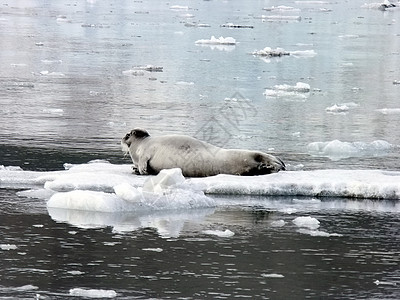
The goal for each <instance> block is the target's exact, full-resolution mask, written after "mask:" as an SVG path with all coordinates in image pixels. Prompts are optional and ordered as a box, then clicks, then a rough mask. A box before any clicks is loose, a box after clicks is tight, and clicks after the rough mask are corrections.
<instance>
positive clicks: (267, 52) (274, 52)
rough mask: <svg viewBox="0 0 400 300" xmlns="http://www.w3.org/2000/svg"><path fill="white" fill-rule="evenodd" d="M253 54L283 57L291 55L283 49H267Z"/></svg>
mask: <svg viewBox="0 0 400 300" xmlns="http://www.w3.org/2000/svg"><path fill="white" fill-rule="evenodd" d="M252 54H253V55H256V56H267V57H281V56H285V55H290V52H288V51H285V49H283V48H276V49H272V48H271V47H265V48H264V49H262V50H258V51H254V52H253V53H252Z"/></svg>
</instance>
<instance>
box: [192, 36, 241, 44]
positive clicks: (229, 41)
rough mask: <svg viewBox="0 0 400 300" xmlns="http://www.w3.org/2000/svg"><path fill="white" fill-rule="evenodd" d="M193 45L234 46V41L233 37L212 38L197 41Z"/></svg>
mask: <svg viewBox="0 0 400 300" xmlns="http://www.w3.org/2000/svg"><path fill="white" fill-rule="evenodd" d="M195 44H205V45H236V40H235V39H234V38H233V37H226V38H224V37H222V36H220V37H219V38H216V37H215V36H212V37H211V39H209V40H197V41H196V42H195Z"/></svg>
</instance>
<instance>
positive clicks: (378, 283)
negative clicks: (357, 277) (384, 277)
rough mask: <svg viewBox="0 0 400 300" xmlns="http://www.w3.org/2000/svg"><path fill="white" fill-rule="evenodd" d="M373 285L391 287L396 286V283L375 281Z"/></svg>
mask: <svg viewBox="0 0 400 300" xmlns="http://www.w3.org/2000/svg"><path fill="white" fill-rule="evenodd" d="M374 283H375V284H376V285H393V286H395V285H397V283H396V282H391V281H380V280H375V281H374Z"/></svg>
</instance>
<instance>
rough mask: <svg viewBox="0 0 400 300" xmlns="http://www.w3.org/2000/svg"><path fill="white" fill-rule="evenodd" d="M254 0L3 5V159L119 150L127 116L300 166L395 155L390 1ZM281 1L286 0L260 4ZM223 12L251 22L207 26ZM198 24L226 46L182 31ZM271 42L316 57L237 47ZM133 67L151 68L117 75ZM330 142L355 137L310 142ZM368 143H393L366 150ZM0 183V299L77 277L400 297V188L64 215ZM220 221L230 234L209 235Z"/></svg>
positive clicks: (83, 283)
mask: <svg viewBox="0 0 400 300" xmlns="http://www.w3.org/2000/svg"><path fill="white" fill-rule="evenodd" d="M250 2H251V3H250ZM250 2H249V1H246V2H243V1H238V0H232V1H217V0H213V1H185V2H184V3H183V4H182V3H178V2H176V3H175V2H168V1H144V0H143V1H95V0H92V1H78V2H68V1H5V2H3V3H2V4H1V5H2V6H1V10H0V40H1V47H0V62H1V68H0V115H1V117H0V165H3V166H19V167H21V168H22V169H24V170H35V171H44V172H46V171H50V170H60V169H62V168H63V164H64V163H75V164H80V163H86V162H88V161H90V160H93V159H107V160H108V161H110V162H113V163H128V159H126V158H124V157H123V155H122V153H121V150H120V146H119V140H120V138H121V137H122V136H123V135H124V134H125V133H126V132H127V131H128V130H130V129H131V128H133V127H137V126H141V127H144V128H146V129H148V130H149V131H150V132H151V133H152V134H163V133H185V134H190V135H192V136H195V137H198V138H206V139H207V140H208V141H210V142H213V143H214V144H218V145H220V146H225V147H235V148H251V149H259V150H263V151H267V150H268V151H270V152H273V153H275V154H278V155H279V156H280V157H281V158H282V159H283V160H284V161H285V162H286V163H287V164H288V165H291V166H298V165H300V164H301V165H303V168H304V169H328V168H342V169H385V170H399V167H400V156H399V153H400V152H399V145H400V135H399V134H398V124H399V116H400V114H399V113H398V111H399V108H400V104H399V102H398V100H399V99H400V85H399V84H397V83H396V82H398V81H400V73H399V70H400V68H399V66H400V52H399V49H400V27H399V24H400V10H394V11H386V12H382V11H379V10H374V9H363V8H361V6H362V5H363V4H364V1H350V2H348V1H336V2H332V3H331V2H329V3H324V4H322V5H321V4H315V3H314V4H304V3H299V2H298V1H296V2H295V1H289V2H287V3H281V1H250ZM282 4H284V5H289V6H293V7H295V8H297V9H299V10H297V11H290V12H271V13H269V12H267V11H265V10H263V8H264V7H271V6H277V5H282ZM173 5H184V6H186V5H187V6H188V9H181V10H176V9H171V6H173ZM324 9H325V10H324ZM262 15H284V16H285V15H291V16H293V15H294V16H296V15H299V16H301V20H300V21H294V22H293V21H290V20H282V21H278V22H270V21H267V20H265V19H264V20H263V19H262V17H261V16H262ZM229 22H232V23H235V24H240V25H251V26H253V28H252V29H244V28H242V29H229V28H224V27H220V25H222V24H225V23H229ZM193 23H196V24H199V23H203V24H208V25H209V27H196V26H193ZM212 35H215V36H216V37H219V36H223V37H228V36H231V37H233V38H235V39H236V41H237V44H236V45H235V46H227V47H222V48H215V47H214V48H213V47H209V46H199V45H196V44H195V41H197V40H200V39H210V37H211V36H212ZM267 46H269V47H272V48H276V47H282V48H284V49H286V50H288V51H305V50H314V51H315V53H316V55H315V56H312V57H308V56H302V57H295V56H293V55H290V56H289V57H283V58H279V59H271V60H262V59H260V58H259V57H254V56H253V55H251V53H252V52H253V51H255V50H261V49H263V48H264V47H267ZM147 65H153V66H156V67H162V72H151V71H146V70H144V71H142V70H140V72H139V73H137V74H136V75H132V74H130V73H129V72H128V73H127V72H125V71H129V70H133V69H135V68H137V67H138V66H139V67H143V66H147ZM297 82H304V83H307V84H309V85H310V87H311V90H310V92H309V93H307V94H306V95H305V98H299V95H295V96H285V97H276V98H268V97H266V96H265V95H264V94H263V93H264V92H265V90H266V89H269V88H273V87H274V86H275V85H282V84H289V85H295V84H296V83H297ZM227 98H228V100H227ZM232 98H238V99H242V100H244V102H243V103H245V104H246V105H247V106H245V107H242V106H240V107H237V106H235V105H236V104H237V103H238V102H235V101H232ZM229 99H230V100H229ZM235 103H236V104H235ZM343 103H352V105H350V108H349V110H348V111H346V112H345V113H334V114H332V113H327V111H326V108H328V107H331V106H332V105H334V104H343ZM229 112H231V113H229ZM210 129H215V131H212V130H210ZM336 139H337V140H340V141H342V142H347V143H351V144H352V143H355V142H363V143H365V145H366V148H367V149H362V148H361V149H358V150H359V152H356V153H353V152H351V153H350V155H349V153H345V154H346V155H348V157H345V158H341V159H339V160H332V159H331V158H329V155H328V154H329V153H328V154H327V153H322V155H315V154H311V153H310V152H309V150H308V148H307V146H308V145H309V144H310V143H313V142H329V141H333V140H336ZM377 140H384V141H386V142H387V143H388V144H390V145H391V147H390V149H386V150H382V149H377V150H376V149H375V150H376V151H375V150H374V151H371V149H370V148H369V147H370V143H371V142H373V141H377ZM333 150H334V152H335V153H337V152H338V151H339V152H340V150H341V149H338V148H337V149H333ZM346 155H345V156H346ZM1 184H2V183H1V181H0V235H1V238H0V246H1V247H0V297H3V298H11V299H12V298H27V299H32V298H34V297H38V298H40V299H63V298H68V297H73V296H72V294H71V293H70V289H74V288H82V289H95V290H97V292H99V290H109V291H113V292H115V293H116V294H117V297H118V298H144V299H149V298H161V299H165V298H185V299H202V298H210V299H211V298H212V299H218V298H219V299H233V298H238V299H246V298H250V299H257V298H258V299H261V298H265V299H268V298H270V299H304V298H312V299H315V298H327V299H349V298H356V299H399V298H400V273H399V264H400V244H399V240H400V236H399V232H400V222H399V211H400V209H399V204H398V200H393V201H378V200H376V201H372V200H359V201H355V200H351V199H300V200H299V199H293V198H281V197H272V198H267V197H265V198H257V197H255V198H248V197H244V196H243V197H240V196H238V197H230V198H223V199H222V198H218V199H217V203H220V205H218V206H217V208H215V209H206V210H191V211H166V212H148V213H125V214H122V213H121V214H100V215H98V214H96V213H91V212H71V211H70V212H68V211H67V212H63V213H64V214H65V215H66V216H67V217H66V218H65V220H68V221H60V220H59V219H57V218H55V216H56V215H57V214H56V213H57V212H54V211H48V210H47V208H46V203H45V200H38V199H31V198H26V197H22V196H18V195H17V194H16V193H17V192H18V191H19V190H15V189H6V188H4V187H2V185H1ZM27 188H28V187H27ZM303 200H304V202H301V201H303ZM315 200H320V202H318V201H317V202H318V203H320V205H315ZM218 201H219V202H218ZM299 201H300V202H299ZM293 207H295V208H296V209H295V210H293ZM301 216H311V217H313V218H316V219H318V220H319V221H320V222H321V224H320V227H319V228H318V230H319V231H320V232H319V235H318V234H317V236H313V234H314V235H315V232H310V231H309V230H308V229H307V228H306V229H304V228H303V229H302V228H299V227H297V226H296V225H295V224H294V223H293V220H294V219H295V218H296V217H301ZM83 219H84V220H89V221H93V224H90V223H89V224H88V223H84V222H82V220H83ZM57 220H58V221H57ZM95 220H109V221H110V222H108V223H107V222H106V223H107V225H104V226H100V225H98V224H99V223H96V222H95ZM274 222H278V223H274ZM282 222H284V223H282ZM82 224H85V225H82ZM96 224H97V225H96ZM110 224H114V225H110ZM277 224H278V225H277ZM279 224H280V225H279ZM282 224H283V225H282ZM226 229H228V230H230V231H231V232H233V233H234V235H233V236H226V237H224V236H223V237H221V236H217V235H212V234H209V233H207V232H205V231H206V230H212V231H213V232H214V233H215V232H216V233H221V232H224V231H225V230H226ZM307 230H308V231H307ZM106 295H107V294H106V293H103V294H102V296H106ZM111 295H113V294H111ZM88 296H93V297H96V296H94V294H90V293H89V294H88Z"/></svg>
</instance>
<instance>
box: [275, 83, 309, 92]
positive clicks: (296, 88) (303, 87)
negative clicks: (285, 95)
mask: <svg viewBox="0 0 400 300" xmlns="http://www.w3.org/2000/svg"><path fill="white" fill-rule="evenodd" d="M274 88H275V89H276V90H283V91H287V92H299V93H308V92H309V91H310V85H309V84H308V83H304V82H297V83H296V85H289V84H278V85H275V86H274Z"/></svg>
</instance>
